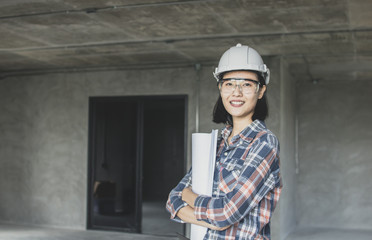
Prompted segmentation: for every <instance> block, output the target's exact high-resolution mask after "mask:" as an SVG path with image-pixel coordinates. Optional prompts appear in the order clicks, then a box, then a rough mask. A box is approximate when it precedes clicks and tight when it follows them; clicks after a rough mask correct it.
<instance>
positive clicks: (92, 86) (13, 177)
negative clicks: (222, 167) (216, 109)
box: [0, 69, 195, 228]
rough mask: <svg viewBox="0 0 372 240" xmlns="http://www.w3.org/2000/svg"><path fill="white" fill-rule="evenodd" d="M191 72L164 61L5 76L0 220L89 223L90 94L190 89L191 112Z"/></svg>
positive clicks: (0, 104) (0, 84)
mask: <svg viewBox="0 0 372 240" xmlns="http://www.w3.org/2000/svg"><path fill="white" fill-rule="evenodd" d="M194 79H195V72H194V70H193V69H191V70H187V69H186V70H185V69H166V70H148V71H126V72H91V73H75V74H72V73H71V74H49V75H39V76H29V77H19V78H7V79H5V80H2V81H0V112H1V115H0V161H1V164H2V167H1V168H0V190H1V194H0V202H1V204H0V220H1V221H6V222H15V223H25V224H36V225H46V226H59V227H68V228H85V224H86V201H87V200H86V191H87V146H88V143H87V141H88V97H89V96H113V95H115V96H119V95H123V96H125V95H155V94H187V95H189V109H188V112H189V116H193V112H194V111H193V108H194V101H193V99H194V97H193V81H194ZM193 120H194V119H193V118H190V119H189V121H188V122H189V131H190V132H191V131H194V121H193Z"/></svg>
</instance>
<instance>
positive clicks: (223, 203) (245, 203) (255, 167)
mask: <svg viewBox="0 0 372 240" xmlns="http://www.w3.org/2000/svg"><path fill="white" fill-rule="evenodd" d="M257 140H258V141H257V144H252V149H251V151H250V153H249V154H248V156H247V159H246V160H245V161H248V162H249V164H247V166H245V167H244V168H243V169H242V170H241V173H240V175H239V177H238V178H237V184H236V185H235V187H234V188H233V189H232V191H230V192H228V193H227V194H226V195H225V196H223V197H208V196H203V195H199V196H198V197H197V198H196V200H195V203H194V204H195V211H194V212H195V216H196V218H197V219H198V220H203V221H205V222H207V223H210V224H213V225H215V226H218V227H225V226H229V225H232V224H234V223H236V222H239V221H240V220H241V219H242V218H243V217H245V216H246V215H247V214H248V213H249V212H250V211H251V210H252V209H253V208H254V207H255V206H257V205H258V203H259V202H260V201H261V200H262V199H263V198H264V197H265V195H266V194H268V193H269V192H270V191H271V190H272V189H274V188H275V187H276V185H277V184H278V180H277V176H275V175H277V173H278V170H279V157H278V154H279V142H278V140H277V138H276V137H275V136H272V135H271V136H267V135H266V137H263V136H261V137H260V138H259V139H257ZM274 173H276V174H274Z"/></svg>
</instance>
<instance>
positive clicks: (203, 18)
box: [0, 0, 372, 80]
mask: <svg viewBox="0 0 372 240" xmlns="http://www.w3.org/2000/svg"><path fill="white" fill-rule="evenodd" d="M371 9H372V3H371V1H369V0H344V1H337V0H328V1H322V0H313V1H298V0H283V1H257V0H254V1H252V0H242V1H229V0H215V1H206V0H196V1H195V0H193V1H189V0H173V1H166V0H131V1H128V0H115V1H76V0H63V1H62V0H50V1H41V0H33V1H21V0H15V1H0V19H1V21H0V35H1V36H2V37H1V38H0V76H1V75H2V76H8V75H9V74H10V75H13V74H27V72H29V71H37V72H45V71H66V69H69V71H75V70H76V69H96V68H104V69H107V68H133V67H138V65H142V66H146V65H154V66H159V65H175V64H190V63H196V62H203V63H205V62H213V63H215V62H216V59H218V57H219V56H220V53H221V52H222V51H224V50H225V49H226V46H230V45H234V44H236V43H237V42H242V43H246V44H249V45H251V46H252V47H254V48H256V49H257V50H259V52H261V53H262V54H263V55H265V56H285V57H287V58H288V64H289V65H290V66H291V68H290V69H291V72H292V74H293V75H294V76H295V78H297V79H299V78H301V79H304V80H305V79H306V80H313V79H318V78H324V76H327V77H328V78H330V77H332V78H333V79H338V78H339V77H342V76H345V75H347V76H348V77H349V78H350V79H354V80H356V79H361V78H363V79H370V77H371V76H372V74H371V69H370V67H369V66H370V65H371V63H372V59H371V52H372V48H371V44H370V41H371V38H372V34H371V29H372V21H371V18H370V15H371ZM335 62H337V64H335Z"/></svg>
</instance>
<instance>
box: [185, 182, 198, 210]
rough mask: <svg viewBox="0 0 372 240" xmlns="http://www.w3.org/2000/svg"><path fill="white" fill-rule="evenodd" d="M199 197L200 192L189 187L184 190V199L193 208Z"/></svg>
mask: <svg viewBox="0 0 372 240" xmlns="http://www.w3.org/2000/svg"><path fill="white" fill-rule="evenodd" d="M197 197H198V194H196V193H194V192H193V191H192V190H191V188H189V187H188V188H185V189H183V191H182V201H184V202H186V203H187V204H188V205H190V207H192V208H194V207H195V205H194V202H195V199H196V198H197Z"/></svg>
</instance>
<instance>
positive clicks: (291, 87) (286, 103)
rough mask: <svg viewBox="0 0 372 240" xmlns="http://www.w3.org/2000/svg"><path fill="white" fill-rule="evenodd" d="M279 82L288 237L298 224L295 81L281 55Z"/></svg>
mask: <svg viewBox="0 0 372 240" xmlns="http://www.w3.org/2000/svg"><path fill="white" fill-rule="evenodd" d="M280 69H281V71H280V72H281V78H280V79H281V82H280V109H281V110H280V167H281V169H280V170H281V174H282V181H283V190H282V194H281V197H280V201H279V211H278V212H279V213H280V217H279V219H280V221H279V222H280V238H278V239H281V240H282V239H285V238H286V237H287V236H288V235H289V234H290V233H291V232H292V231H293V230H294V229H295V228H296V212H295V208H294V207H293V205H294V202H295V196H296V192H295V191H296V134H297V133H296V81H295V79H294V78H293V77H292V76H291V74H290V73H289V66H288V63H287V62H286V61H285V59H283V58H281V61H280Z"/></svg>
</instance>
